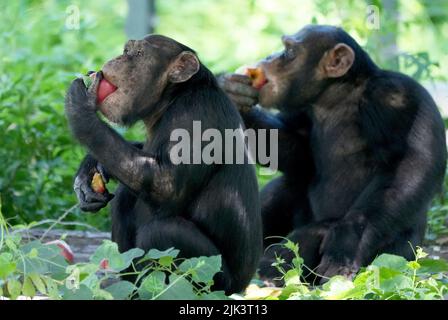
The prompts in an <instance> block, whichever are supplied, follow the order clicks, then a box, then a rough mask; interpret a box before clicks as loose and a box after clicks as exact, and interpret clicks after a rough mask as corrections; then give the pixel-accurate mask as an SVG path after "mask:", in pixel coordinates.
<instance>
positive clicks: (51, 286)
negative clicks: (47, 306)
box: [42, 277, 61, 300]
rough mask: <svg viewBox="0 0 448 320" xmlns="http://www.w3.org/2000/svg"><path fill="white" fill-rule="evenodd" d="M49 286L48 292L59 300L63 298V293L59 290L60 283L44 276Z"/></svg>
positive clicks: (51, 296) (52, 297)
mask: <svg viewBox="0 0 448 320" xmlns="http://www.w3.org/2000/svg"><path fill="white" fill-rule="evenodd" d="M42 279H43V280H44V282H45V284H46V286H47V294H48V296H49V297H50V298H51V299H53V300H58V299H60V298H61V295H60V293H59V290H58V285H57V283H56V281H55V280H53V279H51V278H49V277H45V278H42Z"/></svg>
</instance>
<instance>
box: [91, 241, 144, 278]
mask: <svg viewBox="0 0 448 320" xmlns="http://www.w3.org/2000/svg"><path fill="white" fill-rule="evenodd" d="M144 253H145V252H144V251H143V250H142V249H139V248H134V249H131V250H129V251H127V252H125V253H120V252H119V251H118V246H117V244H116V243H115V242H112V241H109V240H105V241H104V242H103V244H102V245H101V246H99V247H98V248H97V250H96V251H95V253H94V254H93V255H92V257H91V258H90V261H91V262H92V263H93V264H96V265H99V264H100V263H101V261H102V260H103V259H108V260H109V267H110V269H112V270H114V271H116V272H120V271H122V270H124V269H126V268H128V267H129V266H130V265H131V263H132V261H133V260H134V259H135V258H138V257H141V256H142V255H143V254H144Z"/></svg>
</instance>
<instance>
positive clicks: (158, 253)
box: [145, 248, 179, 260]
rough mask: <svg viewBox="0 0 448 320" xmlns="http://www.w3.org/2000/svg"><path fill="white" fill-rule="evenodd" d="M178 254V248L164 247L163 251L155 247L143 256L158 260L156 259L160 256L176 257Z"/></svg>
mask: <svg viewBox="0 0 448 320" xmlns="http://www.w3.org/2000/svg"><path fill="white" fill-rule="evenodd" d="M178 255H179V250H177V249H174V248H169V249H166V250H165V251H160V250H157V249H151V250H149V251H148V253H147V254H146V255H145V258H147V259H153V260H158V259H160V258H162V257H173V258H176V257H177V256H178Z"/></svg>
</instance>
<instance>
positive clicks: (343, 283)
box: [322, 276, 355, 300]
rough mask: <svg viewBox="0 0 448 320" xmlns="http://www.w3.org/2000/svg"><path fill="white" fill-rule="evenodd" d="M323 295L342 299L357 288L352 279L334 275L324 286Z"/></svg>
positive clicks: (327, 297) (333, 298) (330, 298)
mask: <svg viewBox="0 0 448 320" xmlns="http://www.w3.org/2000/svg"><path fill="white" fill-rule="evenodd" d="M322 288H323V290H324V291H323V292H322V296H323V297H325V298H326V299H329V300H340V299H343V298H344V297H345V296H346V295H348V294H350V292H351V290H352V289H353V288H355V286H354V284H353V282H352V281H350V280H348V279H347V278H345V277H343V276H334V277H332V278H331V279H330V280H329V281H328V282H327V283H325V284H324V285H323V286H322Z"/></svg>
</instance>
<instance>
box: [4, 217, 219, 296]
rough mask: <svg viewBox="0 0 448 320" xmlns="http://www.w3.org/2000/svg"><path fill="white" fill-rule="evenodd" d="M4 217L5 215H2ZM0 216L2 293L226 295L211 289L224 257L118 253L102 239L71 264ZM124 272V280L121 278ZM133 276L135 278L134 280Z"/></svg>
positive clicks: (55, 249)
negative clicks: (84, 259) (9, 226)
mask: <svg viewBox="0 0 448 320" xmlns="http://www.w3.org/2000/svg"><path fill="white" fill-rule="evenodd" d="M0 219H3V218H2V216H1V215H0ZM25 229H26V227H25V226H22V227H19V228H18V227H15V228H12V230H10V231H8V230H7V225H6V222H5V221H4V219H3V220H1V221H0V296H6V297H8V298H10V299H17V298H18V297H19V296H25V297H30V298H32V297H34V296H36V295H43V296H47V297H49V298H50V299H55V300H61V299H62V300H91V299H96V300H97V299H99V300H103V299H106V300H111V299H116V300H124V299H145V300H146V299H164V300H172V299H226V296H225V294H224V293H223V292H220V291H214V292H212V291H211V286H212V284H213V276H214V275H215V274H216V273H217V272H219V270H220V268H221V257H220V256H213V257H199V258H191V259H181V258H178V257H177V255H178V254H179V250H175V249H173V248H170V249H168V250H165V251H159V250H156V249H152V250H150V251H148V252H147V253H146V254H145V252H143V250H141V249H137V248H135V249H131V250H129V251H127V252H124V253H120V252H119V251H118V247H117V244H116V243H113V242H111V241H104V243H103V244H102V245H101V246H100V247H98V248H97V250H96V251H95V253H94V254H93V255H92V256H91V257H90V261H89V262H88V263H77V264H73V265H69V264H68V263H67V262H66V261H65V259H64V257H63V256H62V255H61V251H60V250H61V249H60V248H59V247H57V245H55V244H45V243H42V242H41V241H39V240H35V241H31V242H26V241H23V239H22V237H21V231H23V230H25ZM122 276H126V277H127V278H126V280H122V279H121V278H120V277H122ZM131 279H132V280H131Z"/></svg>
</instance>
